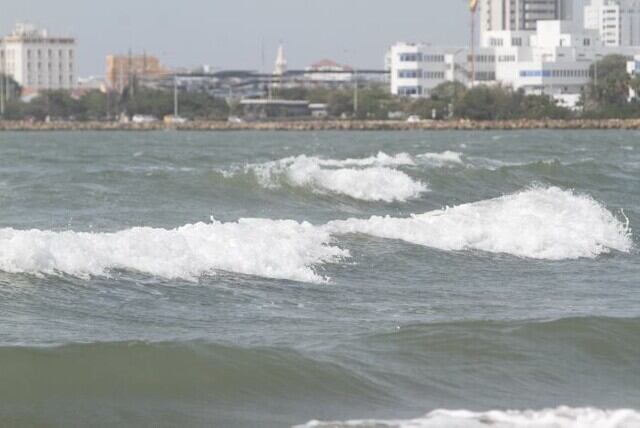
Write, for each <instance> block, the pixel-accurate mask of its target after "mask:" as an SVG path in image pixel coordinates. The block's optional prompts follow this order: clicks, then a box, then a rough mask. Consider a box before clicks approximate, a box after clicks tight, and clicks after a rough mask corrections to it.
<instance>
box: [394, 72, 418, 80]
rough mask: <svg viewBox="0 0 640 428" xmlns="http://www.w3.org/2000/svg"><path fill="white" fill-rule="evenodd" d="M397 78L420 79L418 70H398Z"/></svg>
mask: <svg viewBox="0 0 640 428" xmlns="http://www.w3.org/2000/svg"><path fill="white" fill-rule="evenodd" d="M398 77H399V78H400V79H418V78H421V77H422V72H421V71H420V70H398Z"/></svg>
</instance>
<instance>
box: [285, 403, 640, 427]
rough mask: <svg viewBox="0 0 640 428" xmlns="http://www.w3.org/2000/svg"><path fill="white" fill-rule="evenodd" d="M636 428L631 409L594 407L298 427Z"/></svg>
mask: <svg viewBox="0 0 640 428" xmlns="http://www.w3.org/2000/svg"><path fill="white" fill-rule="evenodd" d="M487 426H490V427H495V428H520V427H527V428H601V427H608V428H635V427H638V426H640V413H639V412H637V411H635V410H630V409H620V410H601V409H595V408H578V409H575V408H569V407H559V408H557V409H545V410H541V411H532V410H527V411H497V410H496V411H489V412H484V413H476V412H471V411H467V410H458V411H451V410H436V411H433V412H431V413H429V414H428V415H426V416H424V417H423V418H418V419H413V420H395V421H380V420H359V421H349V422H319V421H312V422H309V423H308V424H306V425H301V426H299V427H298V428H329V427H330V428H342V427H345V428H346V427H353V428H355V427H359V428H445V427H459V428H481V427H487Z"/></svg>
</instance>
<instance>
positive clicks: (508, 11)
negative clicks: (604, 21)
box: [480, 0, 573, 32]
mask: <svg viewBox="0 0 640 428" xmlns="http://www.w3.org/2000/svg"><path fill="white" fill-rule="evenodd" d="M571 19H573V0H481V4H480V29H481V31H482V32H487V31H535V30H536V28H537V22H538V21H548V20H571Z"/></svg>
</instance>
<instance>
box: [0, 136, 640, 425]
mask: <svg viewBox="0 0 640 428" xmlns="http://www.w3.org/2000/svg"><path fill="white" fill-rule="evenodd" d="M638 225H640V134H639V133H635V132H629V131H606V132H593V131H581V132H570V131H563V132H558V131H527V132H500V133H491V132H481V133H474V132H439V133H429V132H415V133H412V132H410V133H392V132H378V133H338V132H336V133H333V132H325V133H249V132H248V133H217V134H216V133H171V132H159V133H53V134H52V133H42V134H35V133H16V134H12V133H3V134H0V425H17V426H22V425H47V426H87V425H91V426H114V425H135V426H140V425H143V426H144V425H153V426H242V427H244V426H247V427H249V426H251V427H253V426H261V427H262V426H264V427H272V426H273V427H281V426H292V425H301V426H321V427H323V426H347V425H348V424H350V425H348V426H365V427H369V426H374V427H378V426H380V427H401V426H411V427H414V426H422V427H435V426H438V427H440V426H460V427H480V426H497V427H511V426H535V427H551V426H553V427H556V426H563V427H564V426H567V427H569V426H570V427H592V426H593V427H596V426H603V424H605V423H607V424H609V425H608V426H612V427H637V426H640V413H637V412H636V411H637V410H640V254H639V252H638V237H637V236H638V235H637V232H636V231H635V229H637V228H638ZM562 406H565V407H562ZM634 409H635V410H634ZM456 410H461V411H456ZM507 410H513V412H506V411H507ZM424 415H426V416H424ZM316 421H345V422H324V423H323V422H316ZM346 421H351V422H346Z"/></svg>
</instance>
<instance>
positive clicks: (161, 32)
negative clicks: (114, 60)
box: [0, 0, 469, 76]
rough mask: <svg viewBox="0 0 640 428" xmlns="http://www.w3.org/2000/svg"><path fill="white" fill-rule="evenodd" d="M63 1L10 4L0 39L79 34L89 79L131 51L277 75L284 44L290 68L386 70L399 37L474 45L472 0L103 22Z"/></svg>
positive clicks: (187, 11) (260, 5)
mask: <svg viewBox="0 0 640 428" xmlns="http://www.w3.org/2000/svg"><path fill="white" fill-rule="evenodd" d="M60 3H61V2H57V3H56V4H55V5H51V4H50V2H45V1H43V0H27V1H24V2H21V3H10V4H8V5H6V6H4V13H3V14H2V16H1V17H0V34H2V35H5V34H8V33H9V32H10V31H11V30H12V28H13V26H14V25H15V23H17V22H30V23H34V24H36V25H37V26H40V27H45V28H48V29H49V30H50V32H51V33H53V34H59V35H72V36H74V37H75V38H76V39H77V42H78V54H79V55H78V72H79V74H80V75H83V76H88V75H104V73H105V57H106V55H108V54H112V53H127V52H128V51H129V49H131V50H132V51H134V52H136V53H142V52H143V51H146V52H147V53H149V54H153V55H156V56H158V57H159V58H160V60H161V61H162V62H163V63H165V64H167V65H169V66H189V67H193V66H198V65H202V64H208V65H211V66H213V67H215V68H243V69H255V70H270V69H271V68H272V67H273V61H274V59H275V54H276V49H277V46H278V44H279V43H283V44H284V46H285V51H286V55H287V59H288V61H289V64H290V66H291V67H293V68H303V67H305V66H307V65H309V64H310V63H312V62H314V61H317V60H319V59H322V58H331V59H334V60H336V61H338V62H341V63H345V64H351V65H356V66H360V67H371V68H382V67H383V65H384V63H383V59H384V53H385V52H386V50H387V48H388V47H389V46H390V45H392V44H393V43H394V42H396V41H398V40H406V41H426V42H431V43H433V44H439V45H450V46H451V45H464V44H467V43H468V38H469V34H468V25H467V24H468V11H467V1H466V0H455V1H451V0H448V1H442V0H432V1H424V0H402V1H401V2H400V3H398V2H395V3H391V2H389V3H382V2H379V3H378V2H376V4H372V2H369V1H366V0H351V1H349V2H348V3H347V2H344V1H340V0H325V1H324V2H322V3H320V2H316V1H312V0H273V1H270V2H268V4H266V3H267V2H259V1H256V0H238V1H236V2H233V3H229V2H223V1H209V2H207V1H204V0H189V1H187V2H183V3H182V4H181V5H180V7H177V6H175V3H171V4H161V3H154V2H151V1H149V0H142V1H138V2H136V3H135V4H131V2H125V1H122V0H114V1H112V2H110V3H109V8H108V9H105V8H99V9H98V10H97V13H98V14H99V17H97V15H96V8H95V6H92V5H90V4H87V2H82V1H80V0H67V1H64V2H63V3H64V5H62V6H64V7H61V4H60ZM69 11H72V12H71V13H69ZM408 12H410V13H408ZM166 17H171V19H170V20H169V19H167V18H166Z"/></svg>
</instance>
